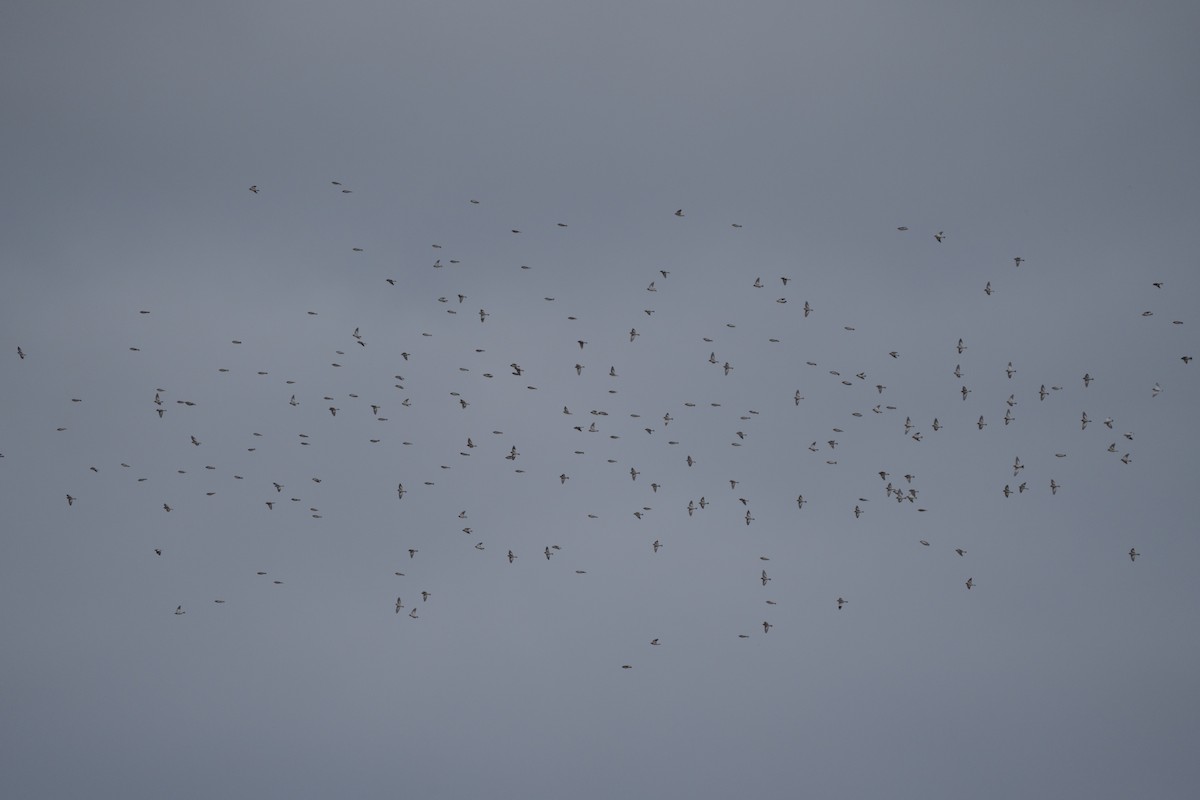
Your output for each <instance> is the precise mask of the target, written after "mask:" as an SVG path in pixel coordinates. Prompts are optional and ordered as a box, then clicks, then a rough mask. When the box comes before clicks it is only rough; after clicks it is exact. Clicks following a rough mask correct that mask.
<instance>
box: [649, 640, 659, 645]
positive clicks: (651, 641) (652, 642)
mask: <svg viewBox="0 0 1200 800" xmlns="http://www.w3.org/2000/svg"><path fill="white" fill-rule="evenodd" d="M650 644H653V645H658V644H659V641H658V639H651V640H650Z"/></svg>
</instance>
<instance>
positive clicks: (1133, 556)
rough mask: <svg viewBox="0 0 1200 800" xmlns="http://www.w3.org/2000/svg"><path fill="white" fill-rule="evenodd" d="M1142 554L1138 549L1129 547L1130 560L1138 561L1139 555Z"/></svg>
mask: <svg viewBox="0 0 1200 800" xmlns="http://www.w3.org/2000/svg"><path fill="white" fill-rule="evenodd" d="M1140 555H1141V553H1139V552H1138V551H1137V550H1134V549H1133V548H1132V547H1131V548H1129V560H1130V561H1137V557H1138V556H1140Z"/></svg>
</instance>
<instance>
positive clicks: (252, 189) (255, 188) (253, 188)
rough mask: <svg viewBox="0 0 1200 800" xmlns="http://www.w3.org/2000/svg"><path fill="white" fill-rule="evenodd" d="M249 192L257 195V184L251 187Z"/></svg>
mask: <svg viewBox="0 0 1200 800" xmlns="http://www.w3.org/2000/svg"><path fill="white" fill-rule="evenodd" d="M250 191H252V192H254V193H255V194H258V184H255V185H253V186H251V187H250Z"/></svg>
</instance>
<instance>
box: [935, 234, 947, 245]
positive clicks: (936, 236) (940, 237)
mask: <svg viewBox="0 0 1200 800" xmlns="http://www.w3.org/2000/svg"><path fill="white" fill-rule="evenodd" d="M933 238H934V239H937V240H938V244H941V242H942V240H943V239H945V238H946V234H945V233H944V232H943V231H938V232H937V233H935V234H934V235H933Z"/></svg>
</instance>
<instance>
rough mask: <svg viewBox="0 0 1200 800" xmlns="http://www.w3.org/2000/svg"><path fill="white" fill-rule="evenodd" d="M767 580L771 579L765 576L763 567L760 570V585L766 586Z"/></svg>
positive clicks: (765, 572)
mask: <svg viewBox="0 0 1200 800" xmlns="http://www.w3.org/2000/svg"><path fill="white" fill-rule="evenodd" d="M769 580H771V579H770V578H769V577H767V571H766V570H765V569H764V570H763V571H762V585H763V586H766V585H767V581H769Z"/></svg>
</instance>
